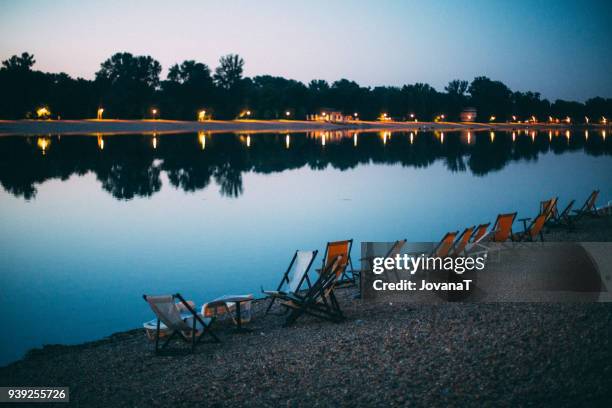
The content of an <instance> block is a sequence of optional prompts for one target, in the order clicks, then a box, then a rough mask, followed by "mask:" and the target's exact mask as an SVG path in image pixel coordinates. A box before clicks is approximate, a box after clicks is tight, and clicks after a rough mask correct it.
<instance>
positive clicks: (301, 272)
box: [261, 250, 319, 317]
mask: <svg viewBox="0 0 612 408" xmlns="http://www.w3.org/2000/svg"><path fill="white" fill-rule="evenodd" d="M318 252H319V251H317V250H315V251H300V250H298V251H295V254H294V255H293V258H291V262H290V263H289V267H288V268H287V270H286V271H285V273H284V274H283V278H282V279H281V281H280V283H279V285H278V288H277V289H276V290H268V291H266V290H263V289H262V290H261V291H262V293H264V294H265V295H267V296H268V297H269V298H270V304H268V308H267V309H266V313H265V314H264V317H265V316H266V315H267V314H268V312H269V311H270V309H271V308H272V305H273V304H274V301H275V300H276V299H277V295H279V294H288V293H290V294H296V293H298V292H299V291H301V290H304V288H302V286H303V284H304V282H306V284H307V285H308V289H309V288H310V287H311V282H310V278H309V277H308V271H309V270H310V267H311V266H312V263H313V261H314V259H315V258H316V256H317V253H318Z"/></svg>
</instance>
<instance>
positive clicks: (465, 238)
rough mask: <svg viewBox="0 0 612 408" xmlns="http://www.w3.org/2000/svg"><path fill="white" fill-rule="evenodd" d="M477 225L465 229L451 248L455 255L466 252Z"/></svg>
mask: <svg viewBox="0 0 612 408" xmlns="http://www.w3.org/2000/svg"><path fill="white" fill-rule="evenodd" d="M474 229H475V227H474V226H473V225H472V226H471V227H468V228H466V229H464V230H463V232H462V233H461V235H459V237H458V238H457V240H456V241H455V243H454V244H453V246H452V248H451V251H450V252H451V253H452V254H453V255H454V256H460V255H461V254H463V253H464V252H465V249H466V247H467V245H468V243H469V242H470V239H471V238H472V235H473V233H474Z"/></svg>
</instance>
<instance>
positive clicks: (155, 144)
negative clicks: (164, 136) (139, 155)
mask: <svg viewBox="0 0 612 408" xmlns="http://www.w3.org/2000/svg"><path fill="white" fill-rule="evenodd" d="M152 143H153V149H157V136H155V135H153V141H152Z"/></svg>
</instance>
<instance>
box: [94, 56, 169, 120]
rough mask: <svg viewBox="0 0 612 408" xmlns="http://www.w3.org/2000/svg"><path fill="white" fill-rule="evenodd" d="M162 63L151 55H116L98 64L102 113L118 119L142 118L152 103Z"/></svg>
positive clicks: (97, 76) (98, 83)
mask: <svg viewBox="0 0 612 408" xmlns="http://www.w3.org/2000/svg"><path fill="white" fill-rule="evenodd" d="M160 72H161V64H160V63H159V62H158V61H156V60H155V59H153V58H151V57H150V56H148V55H147V56H134V55H132V54H130V53H128V52H120V53H116V54H115V55H113V56H112V57H110V58H109V59H107V60H106V61H104V62H103V63H102V64H101V65H100V70H99V71H98V72H96V83H97V85H98V88H99V89H100V92H101V94H102V101H101V102H102V104H103V105H104V108H105V111H107V112H108V113H109V114H111V115H115V116H119V117H128V118H134V117H142V116H144V115H145V113H146V112H147V111H148V109H149V108H150V105H151V104H152V103H153V102H154V101H153V95H154V93H155V90H156V88H157V87H158V86H159V83H160V82H159V74H160Z"/></svg>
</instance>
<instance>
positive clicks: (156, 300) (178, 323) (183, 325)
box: [142, 293, 219, 353]
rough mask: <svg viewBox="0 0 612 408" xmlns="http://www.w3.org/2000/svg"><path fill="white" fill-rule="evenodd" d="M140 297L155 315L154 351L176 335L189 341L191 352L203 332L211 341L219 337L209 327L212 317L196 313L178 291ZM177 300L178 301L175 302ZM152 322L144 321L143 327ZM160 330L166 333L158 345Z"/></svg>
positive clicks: (164, 345)
mask: <svg viewBox="0 0 612 408" xmlns="http://www.w3.org/2000/svg"><path fill="white" fill-rule="evenodd" d="M142 297H143V298H144V300H145V301H146V302H147V303H148V304H149V306H150V307H151V310H153V313H155V316H157V319H155V320H156V324H155V327H156V330H155V352H156V353H159V351H160V350H161V349H164V348H166V346H168V344H169V343H170V341H171V340H172V339H173V338H175V337H177V336H178V337H179V338H180V339H182V340H184V341H185V342H187V343H191V351H192V352H193V350H194V348H195V346H196V344H197V343H199V342H200V340H201V339H202V338H203V337H204V335H205V334H209V335H210V336H211V337H212V339H213V341H215V342H219V338H218V337H217V336H216V335H215V334H214V333H213V332H212V329H211V325H212V323H213V321H214V319H210V318H204V317H202V316H200V315H198V314H197V313H196V311H195V310H194V308H193V306H192V305H191V304H190V302H187V301H186V300H185V299H184V298H183V297H182V296H181V295H180V294H179V293H177V294H175V295H163V296H149V295H142ZM177 300H178V301H179V303H177V302H176V301H177ZM152 323H153V321H151V322H147V323H145V324H144V326H145V328H148V327H150V326H151V324H152ZM162 332H164V333H165V334H167V338H166V341H165V342H164V344H163V345H162V346H161V347H160V346H159V339H160V334H162Z"/></svg>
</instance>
